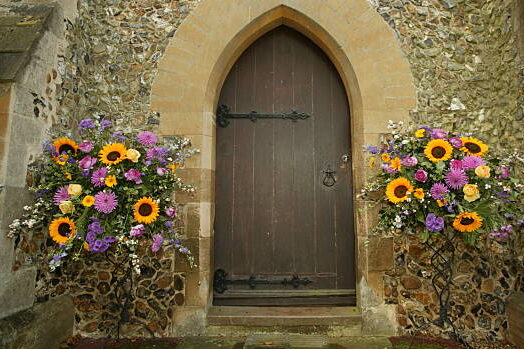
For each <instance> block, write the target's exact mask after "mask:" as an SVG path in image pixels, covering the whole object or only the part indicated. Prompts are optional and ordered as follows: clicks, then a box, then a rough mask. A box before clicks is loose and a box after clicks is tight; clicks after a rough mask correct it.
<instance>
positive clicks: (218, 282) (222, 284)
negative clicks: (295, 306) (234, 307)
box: [213, 269, 313, 294]
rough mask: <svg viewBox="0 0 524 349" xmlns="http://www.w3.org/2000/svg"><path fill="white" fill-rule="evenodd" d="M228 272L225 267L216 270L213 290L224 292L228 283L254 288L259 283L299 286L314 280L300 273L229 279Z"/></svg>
mask: <svg viewBox="0 0 524 349" xmlns="http://www.w3.org/2000/svg"><path fill="white" fill-rule="evenodd" d="M227 275H228V274H227V272H226V271H225V270H224V269H217V270H215V275H214V279H213V290H214V291H215V292H216V293H220V294H221V293H224V292H225V291H226V290H227V286H228V285H247V286H249V288H250V289H252V290H254V289H255V288H256V286H257V285H282V286H293V288H299V287H300V286H307V285H309V284H310V283H312V282H313V281H311V280H309V279H308V278H299V277H298V275H293V278H291V279H282V280H264V279H257V278H256V276H254V275H251V276H250V277H249V279H232V280H231V279H228V278H227Z"/></svg>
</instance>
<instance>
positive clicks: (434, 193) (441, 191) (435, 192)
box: [429, 183, 449, 200]
mask: <svg viewBox="0 0 524 349" xmlns="http://www.w3.org/2000/svg"><path fill="white" fill-rule="evenodd" d="M448 191H449V190H448V188H446V186H445V185H444V184H442V183H435V184H433V186H432V187H431V190H430V191H429V192H430V193H431V197H432V198H433V199H435V200H444V195H445V194H446V193H447V192H448Z"/></svg>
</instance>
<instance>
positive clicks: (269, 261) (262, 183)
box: [244, 34, 280, 274]
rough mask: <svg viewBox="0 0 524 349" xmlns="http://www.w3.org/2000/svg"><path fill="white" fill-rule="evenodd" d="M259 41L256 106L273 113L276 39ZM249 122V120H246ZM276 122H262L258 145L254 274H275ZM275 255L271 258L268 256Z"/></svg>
mask: <svg viewBox="0 0 524 349" xmlns="http://www.w3.org/2000/svg"><path fill="white" fill-rule="evenodd" d="M268 35H269V37H268V38H267V40H262V41H258V42H257V43H255V44H254V47H255V59H256V63H255V86H254V89H253V91H254V100H255V101H254V106H255V110H256V111H257V112H259V113H273V109H274V108H273V84H274V71H273V38H272V35H271V34H268ZM279 121H280V120H279ZM244 122H249V121H244ZM274 123H275V121H274V120H258V121H257V122H256V125H255V142H254V144H255V145H254V146H255V149H254V166H255V168H254V176H255V177H254V190H255V199H254V205H255V207H254V224H253V244H252V246H251V251H252V252H251V253H252V255H253V259H254V261H253V270H252V273H253V274H259V273H271V272H272V271H273V270H274V269H275V266H274V263H273V258H272V253H273V235H274V232H273V223H272V221H273V202H274V201H273V200H274V198H273V196H274V162H273V159H274V158H273V157H274V149H273V146H274V138H273V136H274V135H273V126H274ZM268 254H271V255H268Z"/></svg>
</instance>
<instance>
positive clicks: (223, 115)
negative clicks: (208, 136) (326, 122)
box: [217, 104, 311, 127]
mask: <svg viewBox="0 0 524 349" xmlns="http://www.w3.org/2000/svg"><path fill="white" fill-rule="evenodd" d="M229 111H230V109H229V107H228V106H227V105H225V104H221V105H220V106H219V107H218V109H217V124H218V125H219V126H220V127H227V126H228V125H229V123H230V121H229V119H248V120H251V121H253V122H255V121H257V119H289V120H291V121H297V120H305V119H307V118H309V117H311V115H309V114H306V113H299V112H297V111H295V110H293V111H291V113H287V114H285V113H281V114H263V113H257V112H256V111H252V112H250V113H244V114H241V113H238V114H234V113H230V112H229Z"/></svg>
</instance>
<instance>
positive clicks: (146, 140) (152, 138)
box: [137, 131, 158, 146]
mask: <svg viewBox="0 0 524 349" xmlns="http://www.w3.org/2000/svg"><path fill="white" fill-rule="evenodd" d="M137 138H138V141H139V142H140V144H142V145H144V146H152V145H155V144H156V142H157V141H158V138H157V137H156V135H155V134H154V133H153V132H149V131H144V132H140V133H139V134H138V135H137Z"/></svg>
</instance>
